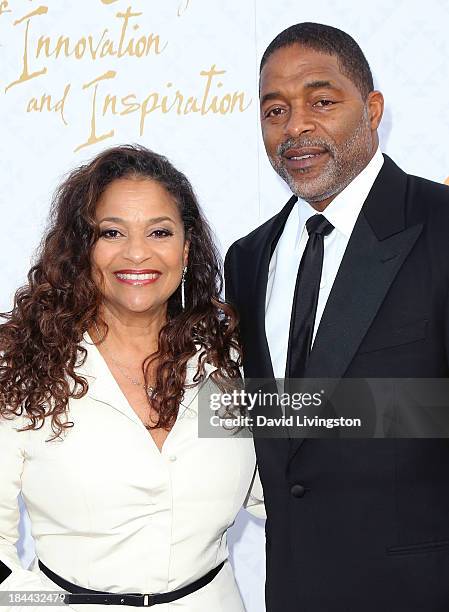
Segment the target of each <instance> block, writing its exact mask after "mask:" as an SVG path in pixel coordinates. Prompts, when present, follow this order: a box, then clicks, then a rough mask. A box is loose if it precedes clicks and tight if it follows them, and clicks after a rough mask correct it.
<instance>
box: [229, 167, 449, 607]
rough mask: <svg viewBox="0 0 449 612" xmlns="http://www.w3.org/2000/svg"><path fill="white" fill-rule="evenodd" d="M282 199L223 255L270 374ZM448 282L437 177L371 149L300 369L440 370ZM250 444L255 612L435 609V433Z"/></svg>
mask: <svg viewBox="0 0 449 612" xmlns="http://www.w3.org/2000/svg"><path fill="white" fill-rule="evenodd" d="M295 201H296V198H294V197H293V198H292V199H291V200H290V201H289V202H288V203H287V204H286V206H285V207H284V208H283V209H282V210H281V212H280V213H279V214H277V215H276V216H275V217H273V218H272V219H270V220H269V221H267V222H266V223H264V224H263V225H262V226H261V227H259V228H258V229H256V230H255V231H253V232H252V233H250V234H249V235H248V236H246V237H245V238H242V239H241V240H238V241H237V242H236V243H234V244H233V245H232V246H231V248H230V249H229V251H228V254H227V256H226V261H225V278H226V293H227V300H228V301H230V302H231V303H233V304H234V305H235V306H236V308H237V310H238V312H239V314H240V320H241V336H242V343H243V350H244V371H245V375H246V376H247V377H254V378H271V377H273V368H272V364H271V360H270V353H269V348H268V343H267V338H266V334H265V321H264V318H265V295H266V286H267V278H268V266H269V260H270V257H271V254H272V252H273V249H274V247H275V245H276V243H277V240H278V239H279V236H280V234H281V233H282V229H283V226H284V224H285V221H286V219H287V217H288V214H289V212H290V210H291V208H292V206H293V205H294V203H295ZM448 291H449V189H448V188H447V187H446V186H444V185H440V184H437V183H433V182H430V181H427V180H424V179H421V178H417V177H414V176H409V175H407V174H405V173H404V172H403V171H402V170H401V169H400V168H398V167H397V166H396V165H395V164H394V162H393V161H392V160H391V159H389V158H388V157H387V156H385V162H384V165H383V167H382V169H381V171H380V173H379V175H378V177H377V179H376V181H375V183H374V185H373V187H372V189H371V191H370V193H369V195H368V197H367V199H366V201H365V203H364V205H363V208H362V211H361V213H360V215H359V217H358V219H357V222H356V225H355V227H354V230H353V233H352V235H351V238H350V241H349V243H348V247H347V249H346V252H345V254H344V257H343V260H342V262H341V265H340V268H339V271H338V274H337V277H336V279H335V282H334V285H333V288H332V291H331V294H330V296H329V299H328V302H327V304H326V308H325V311H324V313H323V316H322V319H321V322H320V325H319V328H318V331H317V335H316V338H315V342H314V345H313V349H312V352H311V355H310V361H309V364H308V367H307V371H306V374H305V377H306V378H315V377H329V378H334V377H335V378H339V377H353V378H359V377H360V378H362V377H367V378H377V377H379V378H382V377H383V378H408V377H410V378H437V377H448V375H449V365H448V363H449V361H448V347H449V330H448V325H449V302H448ZM285 325H289V321H285ZM256 452H257V458H258V463H259V469H260V474H261V479H262V483H263V486H264V494H265V503H266V508H267V515H268V520H267V526H266V551H267V584H266V603H267V610H268V611H269V612H290V611H292V612H293V611H294V612H414V611H416V612H418V611H419V612H421V611H423V610H425V611H426V612H443V611H444V612H447V611H448V610H449V440H446V439H440V440H436V439H433V440H404V439H396V440H391V439H390V440H379V439H377V440H348V439H347V440H328V439H306V440H305V441H304V440H298V439H292V440H289V439H284V440H279V439H277V440H276V439H256ZM298 484H299V485H301V487H300V488H299V491H300V493H301V492H303V493H304V494H303V495H302V497H298V496H296V497H295V496H294V494H293V493H295V494H296V495H297V494H298V487H296V488H295V485H298Z"/></svg>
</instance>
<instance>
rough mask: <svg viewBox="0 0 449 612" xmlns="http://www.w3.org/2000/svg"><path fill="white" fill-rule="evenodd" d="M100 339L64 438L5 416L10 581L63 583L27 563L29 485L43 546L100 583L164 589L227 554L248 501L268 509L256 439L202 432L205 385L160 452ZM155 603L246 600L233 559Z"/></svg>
mask: <svg viewBox="0 0 449 612" xmlns="http://www.w3.org/2000/svg"><path fill="white" fill-rule="evenodd" d="M88 340H89V337H88V336H87V335H86V338H85V342H84V346H85V348H86V349H87V351H88V357H87V359H86V362H85V364H84V365H83V366H82V367H80V368H78V372H79V373H80V374H81V375H83V376H85V377H86V379H87V380H88V383H89V391H88V393H87V395H86V396H85V397H83V398H82V399H79V400H70V404H69V418H70V420H71V421H73V423H74V426H73V428H71V429H69V430H67V431H66V433H65V434H63V439H62V440H61V439H57V440H54V441H51V442H48V441H46V440H47V439H48V438H49V437H50V436H51V433H52V432H51V428H50V423H49V422H46V423H45V425H44V427H43V428H42V429H40V430H37V431H36V430H32V431H27V432H18V431H17V429H18V428H19V427H20V426H22V425H23V424H24V423H27V422H28V421H27V419H25V418H24V417H18V418H16V419H14V420H12V421H8V420H5V419H1V420H0V466H1V470H0V560H2V561H3V562H4V563H6V565H8V566H9V567H10V568H12V569H13V572H12V574H11V575H10V576H9V577H8V578H7V579H6V581H5V582H3V584H2V585H1V586H0V589H1V590H2V591H5V590H6V591H11V590H29V591H41V590H54V591H59V590H60V589H59V588H58V587H57V586H56V585H54V583H52V582H51V581H50V580H49V579H48V578H47V577H46V576H45V575H44V574H43V573H42V572H41V571H40V570H39V567H38V565H37V562H36V561H37V560H35V561H34V563H33V564H32V567H31V569H30V570H25V569H22V566H21V564H20V561H19V558H18V556H17V552H16V547H15V544H16V542H17V539H18V521H19V508H18V501H17V496H18V494H19V492H22V496H23V499H24V501H25V504H26V507H27V510H28V513H29V516H30V521H31V532H32V536H33V538H34V541H35V546H36V554H37V557H38V558H39V559H41V560H42V562H43V563H44V564H45V565H46V566H47V567H49V568H50V569H51V570H53V571H54V572H55V573H56V574H59V575H60V576H62V577H63V578H65V579H66V580H69V581H70V582H74V583H76V584H79V585H81V586H83V587H86V588H89V589H94V590H99V591H111V592H140V593H158V592H167V591H172V590H174V589H177V588H179V587H182V586H184V585H187V584H189V583H191V582H193V581H195V580H196V579H198V578H200V577H201V576H203V575H204V574H206V573H207V572H208V571H209V570H211V569H212V568H214V567H216V566H217V565H218V564H219V563H220V562H221V561H223V560H226V559H227V557H228V551H227V545H226V530H227V529H228V527H229V526H230V525H231V524H232V523H233V521H234V519H235V516H236V514H237V512H238V511H239V509H240V508H241V507H242V505H243V504H245V502H246V505H250V506H253V510H254V513H255V514H259V515H261V514H263V507H262V502H261V498H262V494H261V487H260V482H259V481H258V480H257V481H256V484H255V485H254V489H253V492H252V493H250V486H251V483H252V482H253V479H254V474H255V454H254V448H253V441H252V440H251V439H249V438H235V437H234V438H230V437H227V438H219V439H206V438H199V437H198V386H196V387H195V388H193V389H186V391H185V397H184V400H183V402H182V404H181V406H180V409H179V414H178V417H177V420H176V422H175V424H174V426H173V429H172V430H171V431H170V433H169V434H168V437H167V439H166V441H165V443H164V445H163V448H162V452H160V451H159V449H158V448H157V446H156V444H155V443H154V441H153V439H152V437H151V435H150V434H149V432H148V431H147V430H146V429H145V427H144V425H143V423H142V422H141V420H140V419H139V417H138V416H137V415H136V413H135V412H134V410H133V409H132V408H131V406H130V405H129V404H128V402H127V400H126V398H125V396H124V395H123V393H122V391H121V389H120V387H119V386H118V384H117V382H116V381H115V379H114V377H113V376H112V374H111V372H110V370H109V368H108V367H107V365H106V362H105V361H104V359H103V357H102V356H101V354H100V352H99V351H98V349H97V348H96V347H95V346H93V345H91V344H90V342H88ZM197 361H198V356H195V357H194V358H192V359H191V360H190V362H189V363H188V366H187V382H188V383H189V382H191V380H192V377H193V375H194V374H195V372H196V364H197ZM205 370H206V375H207V377H208V376H209V375H210V374H211V372H213V371H214V370H215V368H214V367H213V366H211V365H210V364H205ZM209 382H211V381H209ZM71 607H72V608H74V609H75V610H79V612H88V610H90V609H93V608H95V609H97V608H98V606H92V605H73V606H71ZM115 607H117V608H120V610H121V612H123V607H120V606H112V608H115ZM110 608H111V606H109V609H110ZM58 609H59V608H57V610H58ZM67 609H68V606H63V607H61V610H65V611H66V612H67ZM4 610H5V609H4ZM11 610H12V611H14V612H18V608H17V607H14V608H12V609H11ZM53 610H54V608H53ZM154 610H155V612H174V611H175V610H176V611H179V612H211V611H214V612H221V611H222V612H243V611H244V607H243V604H242V601H241V598H240V594H239V592H238V589H237V586H236V584H235V581H234V577H233V573H232V569H231V566H230V564H229V562H228V561H226V563H225V566H224V568H223V569H222V570H221V571H220V572H219V574H218V575H217V576H216V577H215V578H214V580H213V581H212V582H211V583H210V584H209V585H207V586H206V587H204V588H203V589H201V590H199V591H197V592H196V593H192V594H191V595H188V596H187V597H184V598H182V599H180V600H178V601H176V602H174V603H172V604H163V605H158V606H155V607H154ZM31 611H32V608H30V607H26V608H24V612H31ZM5 612H8V608H6V610H5ZM110 612H112V610H110Z"/></svg>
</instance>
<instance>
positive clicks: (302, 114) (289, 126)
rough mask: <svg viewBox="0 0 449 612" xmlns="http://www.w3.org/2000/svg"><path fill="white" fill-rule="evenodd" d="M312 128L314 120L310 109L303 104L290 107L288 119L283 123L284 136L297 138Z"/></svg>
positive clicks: (312, 129)
mask: <svg viewBox="0 0 449 612" xmlns="http://www.w3.org/2000/svg"><path fill="white" fill-rule="evenodd" d="M314 130H315V122H314V120H313V118H312V116H311V114H310V111H309V110H307V109H306V108H304V107H303V106H300V107H299V106H297V107H292V108H291V110H290V115H289V117H288V120H287V122H286V123H285V134H286V136H288V137H293V138H297V137H298V136H301V134H307V133H309V132H313V131H314Z"/></svg>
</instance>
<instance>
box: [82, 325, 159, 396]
mask: <svg viewBox="0 0 449 612" xmlns="http://www.w3.org/2000/svg"><path fill="white" fill-rule="evenodd" d="M94 326H95V333H96V334H97V341H98V342H99V341H100V332H99V330H98V326H97V322H96V321H94ZM103 348H104V350H105V351H106V353H107V354H108V356H109V358H110V360H111V361H112V363H113V364H114V365H115V366H116V368H117V369H118V370H119V372H120V373H121V374H122V375H123V376H124V377H125V378H126V379H128V380H129V382H130V383H132V384H133V385H135V386H136V387H143V388H144V389H145V392H146V394H147V395H148V397H149V398H150V399H151V398H152V397H153V394H154V387H150V386H149V385H146V384H145V383H142V382H140V380H136V379H135V378H133V377H132V376H130V375H129V374H127V373H126V372H125V369H124V368H125V367H126V366H124V365H122V364H121V363H120V362H118V361H117V360H116V359H115V357H114V356H113V355H112V353H111V352H110V351H109V350H108V349H107V348H106V347H105V346H104V347H103ZM128 369H129V368H128Z"/></svg>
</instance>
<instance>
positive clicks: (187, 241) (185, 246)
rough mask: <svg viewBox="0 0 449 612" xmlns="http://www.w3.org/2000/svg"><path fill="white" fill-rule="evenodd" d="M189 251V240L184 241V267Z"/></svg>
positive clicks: (186, 263)
mask: <svg viewBox="0 0 449 612" xmlns="http://www.w3.org/2000/svg"><path fill="white" fill-rule="evenodd" d="M189 249H190V240H186V241H185V243H184V253H183V261H184V267H186V266H187V265H188V261H189Z"/></svg>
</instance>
